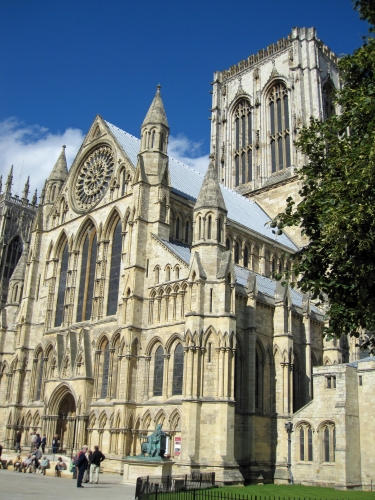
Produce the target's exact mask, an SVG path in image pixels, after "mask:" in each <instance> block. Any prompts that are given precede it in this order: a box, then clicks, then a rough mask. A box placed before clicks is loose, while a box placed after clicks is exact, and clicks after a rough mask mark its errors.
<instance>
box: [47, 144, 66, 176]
mask: <svg viewBox="0 0 375 500" xmlns="http://www.w3.org/2000/svg"><path fill="white" fill-rule="evenodd" d="M65 148H66V146H63V147H62V151H61V153H60V156H59V157H58V159H57V162H56V163H55V166H54V167H53V169H52V172H51V173H50V175H49V177H48V180H49V181H65V179H66V177H67V175H68V165H67V163H66V157H65Z"/></svg>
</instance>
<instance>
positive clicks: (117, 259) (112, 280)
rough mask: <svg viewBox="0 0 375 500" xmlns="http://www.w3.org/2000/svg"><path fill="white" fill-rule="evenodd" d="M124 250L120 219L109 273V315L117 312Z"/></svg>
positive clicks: (113, 243)
mask: <svg viewBox="0 0 375 500" xmlns="http://www.w3.org/2000/svg"><path fill="white" fill-rule="evenodd" d="M121 252H122V234H121V221H120V220H119V221H118V222H117V224H116V227H115V229H114V231H113V237H112V255H111V269H110V273H109V287H108V304H107V315H108V316H109V315H111V314H116V312H117V303H118V291H119V286H120V270H121Z"/></svg>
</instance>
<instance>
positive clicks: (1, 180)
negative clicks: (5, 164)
mask: <svg viewBox="0 0 375 500" xmlns="http://www.w3.org/2000/svg"><path fill="white" fill-rule="evenodd" d="M2 190H3V176H2V175H0V194H1V191H2Z"/></svg>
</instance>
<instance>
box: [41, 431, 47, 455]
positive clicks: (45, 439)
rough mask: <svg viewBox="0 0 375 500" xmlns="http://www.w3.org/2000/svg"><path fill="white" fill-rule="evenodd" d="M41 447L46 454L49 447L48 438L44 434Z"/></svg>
mask: <svg viewBox="0 0 375 500" xmlns="http://www.w3.org/2000/svg"><path fill="white" fill-rule="evenodd" d="M40 446H41V447H42V453H45V451H44V450H45V448H46V446H47V438H46V435H45V434H43V437H42V441H41V443H40Z"/></svg>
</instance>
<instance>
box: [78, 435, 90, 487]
mask: <svg viewBox="0 0 375 500" xmlns="http://www.w3.org/2000/svg"><path fill="white" fill-rule="evenodd" d="M88 449H89V448H88V446H86V445H85V446H82V449H81V451H80V453H79V455H78V462H77V468H78V475H77V488H83V486H82V479H83V475H84V473H85V470H86V469H87V466H88V460H87V457H86V453H87V450H88Z"/></svg>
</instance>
